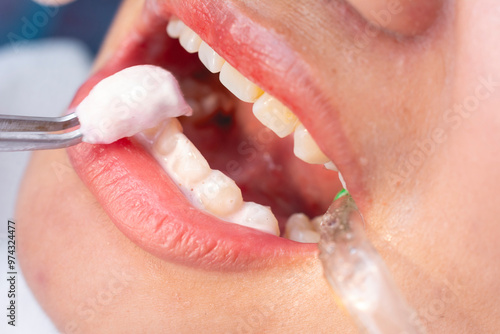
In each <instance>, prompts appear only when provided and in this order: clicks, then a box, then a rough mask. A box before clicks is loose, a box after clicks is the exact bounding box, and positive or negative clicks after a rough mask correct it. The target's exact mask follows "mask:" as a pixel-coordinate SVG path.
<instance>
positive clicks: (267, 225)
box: [231, 202, 280, 235]
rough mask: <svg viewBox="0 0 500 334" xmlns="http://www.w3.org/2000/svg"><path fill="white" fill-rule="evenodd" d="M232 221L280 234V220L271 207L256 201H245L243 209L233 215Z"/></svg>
mask: <svg viewBox="0 0 500 334" xmlns="http://www.w3.org/2000/svg"><path fill="white" fill-rule="evenodd" d="M231 221H234V222H235V223H236V224H238V225H242V226H247V227H251V228H254V229H256V230H259V231H262V232H266V233H270V234H274V235H279V234H280V230H279V227H278V220H277V219H276V217H275V216H274V214H273V213H272V211H271V209H270V208H269V207H268V206H263V205H260V204H257V203H254V202H244V203H243V206H242V207H241V209H240V210H238V211H237V212H236V213H235V214H234V215H232V216H231Z"/></svg>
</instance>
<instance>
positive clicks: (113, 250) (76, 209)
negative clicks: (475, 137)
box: [17, 151, 355, 333]
mask: <svg viewBox="0 0 500 334" xmlns="http://www.w3.org/2000/svg"><path fill="white" fill-rule="evenodd" d="M82 212H85V214H84V215H82ZM35 217H36V218H35ZM17 220H18V222H19V232H18V233H19V238H20V240H23V242H22V243H20V249H19V257H20V261H21V264H22V267H23V271H24V272H25V275H26V279H27V281H28V284H29V285H30V287H31V288H32V289H33V291H34V292H35V295H36V297H37V299H38V300H39V301H40V303H41V305H42V306H43V308H44V309H45V310H46V312H47V313H48V315H49V316H50V317H51V318H52V319H53V320H54V322H55V324H56V326H57V327H58V329H59V330H61V331H63V332H65V333H89V332H92V333H116V332H123V331H129V332H130V331H131V332H142V331H145V330H146V331H148V332H162V331H163V332H164V331H165V330H167V329H168V331H169V332H188V333H191V332H195V331H197V330H199V328H201V327H203V328H205V329H206V332H207V333H220V332H221V331H222V332H224V331H225V330H227V331H228V332H234V331H236V332H241V333H248V332H255V333H257V332H263V331H271V332H273V331H276V330H288V331H291V330H293V331H296V330H299V331H308V330H315V331H318V332H321V331H324V330H325V329H326V328H339V329H341V332H342V333H354V332H355V331H353V330H352V327H351V325H350V324H349V323H348V322H346V318H345V317H344V315H343V313H342V312H340V311H339V310H338V309H337V307H336V305H335V303H334V300H333V298H332V297H327V296H328V295H329V294H330V291H329V288H328V287H327V285H326V283H325V281H324V280H323V278H322V271H321V268H320V266H319V263H318V262H317V260H315V259H312V260H310V261H308V262H302V263H296V265H294V266H289V267H286V268H285V267H281V268H280V267H274V268H271V269H269V270H262V271H249V272H243V273H224V272H204V271H200V270H197V269H193V268H187V267H184V266H180V265H175V264H170V263H166V262H163V261H160V260H158V259H157V258H155V257H153V256H151V255H149V254H148V253H146V252H144V251H142V250H141V249H139V248H137V247H136V246H135V245H133V244H132V243H131V242H130V241H129V240H128V239H126V238H125V237H124V236H123V235H122V234H121V233H120V232H119V231H118V230H117V229H116V228H115V227H114V225H113V224H112V222H110V221H109V219H108V217H107V216H106V214H105V213H104V212H103V211H102V209H101V208H100V206H99V204H98V203H97V202H96V201H95V199H94V198H93V196H92V195H91V194H90V193H89V192H88V191H87V190H86V188H85V187H84V185H83V184H82V183H81V181H80V180H79V179H78V177H77V175H76V174H75V173H74V172H73V171H72V169H71V167H70V164H69V161H68V159H67V156H66V154H65V152H64V151H53V152H37V153H35V155H34V157H33V159H32V161H31V163H30V165H29V168H28V171H27V177H26V178H25V179H24V181H23V185H22V188H21V192H20V200H19V204H18V208H17ZM187 319H190V320H189V321H186V320H187Z"/></svg>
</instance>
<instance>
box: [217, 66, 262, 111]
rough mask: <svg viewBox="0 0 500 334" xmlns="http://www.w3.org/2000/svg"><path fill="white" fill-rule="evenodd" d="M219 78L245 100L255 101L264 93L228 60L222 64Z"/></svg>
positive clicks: (238, 96)
mask: <svg viewBox="0 0 500 334" xmlns="http://www.w3.org/2000/svg"><path fill="white" fill-rule="evenodd" d="M219 80H220V82H221V83H222V84H223V85H224V86H225V87H226V88H227V89H228V90H229V91H230V92H231V93H233V94H234V95H235V96H236V97H237V98H239V99H240V100H242V101H244V102H250V103H253V102H255V101H257V99H258V98H259V97H260V96H261V95H262V94H263V93H264V91H262V89H260V88H259V87H258V86H257V85H256V84H254V83H253V82H251V81H250V80H248V79H247V78H245V77H244V76H243V75H242V74H241V73H240V72H238V71H237V70H236V69H235V68H234V67H232V66H231V65H229V63H228V62H225V63H224V65H222V69H221V71H220V76H219Z"/></svg>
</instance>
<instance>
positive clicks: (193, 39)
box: [179, 27, 201, 53]
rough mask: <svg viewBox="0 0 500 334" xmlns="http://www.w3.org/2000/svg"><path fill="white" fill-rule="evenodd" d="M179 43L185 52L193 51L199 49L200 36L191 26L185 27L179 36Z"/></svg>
mask: <svg viewBox="0 0 500 334" xmlns="http://www.w3.org/2000/svg"><path fill="white" fill-rule="evenodd" d="M179 43H181V46H182V47H183V48H184V49H185V50H186V51H187V52H189V53H195V52H198V50H199V49H200V45H201V38H200V36H198V34H197V33H195V32H194V31H193V30H191V28H189V27H186V28H185V29H184V30H183V31H182V33H181V35H180V37H179Z"/></svg>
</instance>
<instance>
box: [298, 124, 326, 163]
mask: <svg viewBox="0 0 500 334" xmlns="http://www.w3.org/2000/svg"><path fill="white" fill-rule="evenodd" d="M293 141H294V143H293V153H295V155H296V156H297V158H299V159H301V160H303V161H305V162H307V163H310V164H325V163H327V162H328V161H330V159H329V158H328V157H327V156H326V155H325V154H324V153H323V152H321V150H320V148H319V147H318V144H316V142H315V141H314V139H313V138H312V137H311V135H310V134H309V131H307V129H306V128H305V127H304V125H302V124H299V125H298V126H297V128H296V129H295V133H294V134H293Z"/></svg>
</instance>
